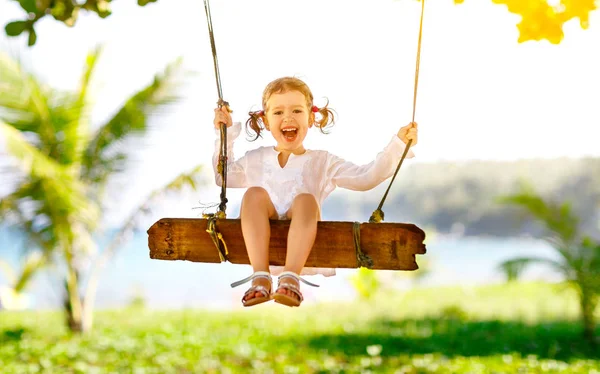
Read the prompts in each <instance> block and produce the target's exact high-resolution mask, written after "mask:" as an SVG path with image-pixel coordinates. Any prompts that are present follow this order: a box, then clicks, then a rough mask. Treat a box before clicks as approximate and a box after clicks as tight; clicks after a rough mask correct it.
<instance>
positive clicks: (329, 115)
mask: <svg viewBox="0 0 600 374" xmlns="http://www.w3.org/2000/svg"><path fill="white" fill-rule="evenodd" d="M327 105H329V100H327V103H326V104H325V105H324V106H322V107H321V108H317V107H313V108H316V113H319V114H320V116H321V118H316V116H315V126H317V127H318V128H319V130H321V132H322V133H323V134H327V133H328V132H327V131H326V130H327V129H329V128H330V127H331V126H333V125H334V124H335V112H334V111H333V109H330V108H329V107H328V106H327ZM314 111H315V110H314V109H313V112H314Z"/></svg>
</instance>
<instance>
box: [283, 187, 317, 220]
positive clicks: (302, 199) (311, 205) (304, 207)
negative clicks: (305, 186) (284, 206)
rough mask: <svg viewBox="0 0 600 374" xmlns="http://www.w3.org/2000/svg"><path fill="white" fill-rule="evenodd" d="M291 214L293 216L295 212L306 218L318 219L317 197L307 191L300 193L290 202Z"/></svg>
mask: <svg viewBox="0 0 600 374" xmlns="http://www.w3.org/2000/svg"><path fill="white" fill-rule="evenodd" d="M290 213H291V215H292V216H293V215H294V213H296V216H297V215H298V214H302V216H304V217H306V218H313V217H314V218H316V219H317V220H318V219H319V216H320V212H319V203H318V202H317V199H316V198H315V197H314V196H313V195H312V194H309V193H302V194H299V195H297V196H296V197H295V198H294V201H293V202H292V209H291V212H290Z"/></svg>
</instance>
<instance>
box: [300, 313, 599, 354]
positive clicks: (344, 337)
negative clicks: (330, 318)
mask: <svg viewBox="0 0 600 374" xmlns="http://www.w3.org/2000/svg"><path fill="white" fill-rule="evenodd" d="M300 339H304V341H301V340H300ZM290 344H294V345H299V344H302V345H305V346H306V347H307V348H308V349H311V350H312V349H314V350H317V351H321V350H326V351H328V353H330V354H340V355H349V356H351V355H365V354H367V347H369V346H373V345H379V346H381V352H380V355H381V356H382V357H386V356H387V357H391V356H397V355H401V354H427V353H441V354H443V355H445V356H447V357H453V356H465V357H472V356H492V355H499V354H509V353H519V354H521V355H522V356H526V355H536V356H538V357H539V358H547V359H548V358H549V359H557V360H564V361H568V360H570V359H576V358H577V359H600V347H599V346H597V345H596V346H592V345H591V344H589V343H588V342H586V341H585V340H583V339H582V335H581V328H580V327H579V325H578V324H576V323H572V322H551V323H544V324H539V325H527V324H525V323H519V322H504V321H477V322H474V321H462V320H460V319H409V320H402V321H396V320H378V321H376V322H373V323H371V324H368V325H362V326H361V325H355V326H354V327H353V331H351V332H348V333H343V332H342V333H340V334H324V335H316V336H315V335H313V336H305V337H300V336H297V337H296V339H295V340H294V341H293V342H290ZM378 348H379V347H378Z"/></svg>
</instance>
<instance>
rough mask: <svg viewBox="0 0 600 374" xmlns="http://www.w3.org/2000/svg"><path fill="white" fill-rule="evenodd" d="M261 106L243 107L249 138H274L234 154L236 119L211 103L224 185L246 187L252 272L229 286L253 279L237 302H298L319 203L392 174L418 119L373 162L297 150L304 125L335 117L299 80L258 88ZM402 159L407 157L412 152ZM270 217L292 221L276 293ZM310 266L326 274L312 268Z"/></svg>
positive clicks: (245, 229) (322, 124)
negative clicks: (224, 132) (223, 150)
mask: <svg viewBox="0 0 600 374" xmlns="http://www.w3.org/2000/svg"><path fill="white" fill-rule="evenodd" d="M262 107H263V109H262V110H260V111H256V112H251V113H249V114H250V118H249V119H248V121H247V122H246V131H247V132H248V134H249V135H252V134H254V135H255V137H254V140H256V139H257V138H258V137H260V136H262V135H261V133H262V132H263V130H266V131H268V132H270V133H271V134H272V136H273V138H274V139H275V141H276V142H277V144H276V145H275V146H270V147H260V148H258V149H254V150H252V151H249V152H247V153H246V154H245V155H244V156H243V157H241V158H239V159H237V160H235V158H234V155H233V152H232V149H233V141H234V140H235V139H236V138H237V137H238V136H239V134H240V131H241V125H240V124H239V123H235V124H233V123H232V119H231V115H230V113H229V111H228V110H227V108H226V107H221V108H217V109H215V118H214V121H213V124H214V126H215V128H216V129H218V128H219V126H221V125H222V124H225V125H226V126H227V127H231V128H230V129H229V130H228V137H227V138H228V143H229V144H227V149H228V154H227V186H228V187H233V188H247V191H246V193H245V194H244V197H243V199H242V206H241V217H240V218H241V223H242V234H243V236H244V242H245V244H246V249H247V251H248V257H249V259H250V263H251V265H252V268H253V270H254V273H253V274H252V275H251V276H250V277H248V278H246V279H244V280H242V281H239V282H235V283H234V284H232V286H233V287H235V286H238V285H240V284H242V283H245V282H247V281H250V280H251V281H252V286H251V287H250V288H249V289H248V291H246V293H245V294H244V296H243V298H242V304H243V305H244V306H252V305H256V304H260V303H263V302H265V301H269V300H271V299H274V300H275V301H276V302H278V303H281V304H284V305H287V306H299V305H300V303H301V302H302V300H303V296H302V293H301V292H300V284H299V282H300V281H303V282H305V283H307V284H311V283H309V282H306V281H305V280H303V279H301V278H300V277H299V275H298V274H303V273H308V272H306V271H305V272H303V269H304V264H305V263H306V259H307V258H308V255H309V254H310V251H311V249H312V246H313V244H314V241H315V237H316V234H317V222H318V221H319V220H320V218H321V204H322V203H323V201H324V200H325V198H326V197H327V196H328V195H329V194H330V193H331V192H332V191H333V190H334V189H335V188H336V187H342V188H346V189H350V190H355V191H367V190H370V189H372V188H374V187H376V186H377V185H379V184H380V183H382V182H383V181H385V180H386V179H387V178H389V177H391V176H392V174H393V173H394V170H395V168H396V165H397V163H398V161H399V160H400V157H401V155H402V153H403V151H404V149H405V147H406V144H407V143H408V141H409V140H412V145H416V144H417V140H418V139H417V138H418V136H417V124H416V123H414V122H413V123H410V124H408V125H406V126H404V127H402V128H400V130H399V131H398V133H397V134H394V135H393V136H392V138H391V140H390V142H389V143H388V145H387V146H386V147H385V148H384V149H383V151H381V152H380V153H379V154H378V155H377V157H376V158H375V160H374V161H372V162H370V163H368V164H366V165H356V164H354V163H352V162H348V161H345V160H343V159H341V158H340V157H337V156H335V155H333V154H331V153H329V152H327V151H321V150H307V149H305V148H304V145H303V143H304V139H305V138H306V135H307V134H308V130H309V129H310V128H311V127H313V126H316V127H318V128H319V129H320V130H321V131H322V132H324V130H325V128H327V127H328V126H329V125H332V124H333V122H334V115H333V112H332V111H331V109H329V108H328V107H327V105H325V106H324V107H322V108H318V107H316V106H315V105H314V103H313V94H312V92H311V91H310V89H309V88H308V86H307V85H306V84H305V83H304V82H303V81H301V80H300V79H298V78H292V77H284V78H279V79H276V80H275V81H273V82H271V83H269V84H268V85H267V87H266V88H265V90H264V92H263V97H262ZM317 113H318V114H319V118H317V116H316V115H317ZM219 145H220V143H219V140H217V142H216V147H215V153H214V156H213V166H214V170H215V180H216V183H217V185H219V186H220V185H222V179H221V175H220V173H219V172H218V162H219ZM407 157H408V158H411V157H414V154H413V153H412V151H409V152H408V154H407ZM270 219H273V220H276V219H285V220H291V222H290V229H289V233H288V239H287V252H286V261H285V266H284V269H283V272H282V273H281V274H280V275H279V279H278V287H277V290H276V291H275V292H273V291H272V281H271V273H270V271H269V270H270V268H269V240H270V224H269V220H270ZM313 270H314V269H313ZM314 272H316V273H323V274H326V273H327V272H326V271H325V270H318V269H317V270H316V271H314ZM314 272H313V273H314ZM311 285H312V284H311Z"/></svg>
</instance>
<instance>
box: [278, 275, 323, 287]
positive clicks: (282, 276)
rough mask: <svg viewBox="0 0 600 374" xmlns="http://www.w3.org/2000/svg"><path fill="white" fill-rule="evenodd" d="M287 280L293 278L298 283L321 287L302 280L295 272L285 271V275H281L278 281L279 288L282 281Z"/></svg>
mask: <svg viewBox="0 0 600 374" xmlns="http://www.w3.org/2000/svg"><path fill="white" fill-rule="evenodd" d="M285 278H293V279H295V280H296V282H298V283H300V282H303V283H306V284H308V285H309V286H312V287H320V286H319V285H318V284H314V283H311V282H309V281H307V280H306V279H303V278H300V276H299V275H298V274H296V273H294V272H293V271H284V272H283V273H281V274H279V279H278V281H277V286H278V287H279V284H280V282H281V280H282V279H285Z"/></svg>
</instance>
